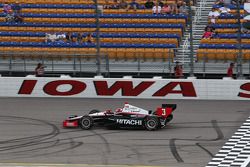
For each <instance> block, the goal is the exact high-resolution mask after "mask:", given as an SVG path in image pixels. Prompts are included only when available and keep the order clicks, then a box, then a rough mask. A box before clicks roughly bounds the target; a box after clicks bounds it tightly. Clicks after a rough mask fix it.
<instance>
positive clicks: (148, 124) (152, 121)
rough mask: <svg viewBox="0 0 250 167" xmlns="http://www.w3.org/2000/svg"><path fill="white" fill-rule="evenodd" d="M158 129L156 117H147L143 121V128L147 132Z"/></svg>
mask: <svg viewBox="0 0 250 167" xmlns="http://www.w3.org/2000/svg"><path fill="white" fill-rule="evenodd" d="M158 127H159V120H158V118H157V117H147V118H146V119H145V128H146V129H147V130H149V131H151V130H156V129H158Z"/></svg>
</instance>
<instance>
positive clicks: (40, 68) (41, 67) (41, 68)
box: [35, 63, 45, 77]
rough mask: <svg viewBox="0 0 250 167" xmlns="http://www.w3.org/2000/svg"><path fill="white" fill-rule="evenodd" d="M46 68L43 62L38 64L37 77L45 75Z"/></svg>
mask: <svg viewBox="0 0 250 167" xmlns="http://www.w3.org/2000/svg"><path fill="white" fill-rule="evenodd" d="M44 68H45V66H44V65H43V64H42V63H38V64H37V66H36V68H35V74H36V77H42V76H44Z"/></svg>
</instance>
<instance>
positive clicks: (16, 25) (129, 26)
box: [0, 22, 184, 29]
mask: <svg viewBox="0 0 250 167" xmlns="http://www.w3.org/2000/svg"><path fill="white" fill-rule="evenodd" d="M0 26H8V27H10V26H11V27H61V28H63V27H65V28H66V27H72V28H96V24H82V23H69V24H67V23H9V22H0ZM100 27H101V28H181V29H183V28H184V26H183V25H182V24H100Z"/></svg>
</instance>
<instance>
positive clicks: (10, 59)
mask: <svg viewBox="0 0 250 167" xmlns="http://www.w3.org/2000/svg"><path fill="white" fill-rule="evenodd" d="M175 52H176V50H169V52H168V53H152V54H151V55H150V53H146V54H149V55H150V56H151V57H150V58H148V57H146V56H145V53H144V52H134V53H133V52H130V53H124V55H123V56H121V55H119V56H120V57H119V56H118V57H116V58H112V59H111V58H109V56H108V55H107V54H104V53H101V56H100V60H101V61H100V72H101V74H102V75H105V76H110V73H124V74H133V75H137V76H138V77H139V76H141V75H143V74H144V73H155V75H161V76H164V77H167V78H172V77H173V76H174V67H175V62H174V61H173V59H174V57H175ZM154 54H155V55H154ZM247 54H248V53H247ZM247 54H245V55H244V54H243V64H242V67H243V73H244V74H245V76H246V75H247V76H250V59H247V56H246V55H247ZM131 55H133V56H132V57H131ZM249 55H250V52H249ZM236 59H237V54H236V53H232V54H228V53H226V52H199V54H198V57H197V60H198V61H197V62H195V63H194V73H195V74H199V75H200V76H203V77H204V78H205V77H206V75H207V74H222V75H226V72H227V68H228V66H229V64H230V63H231V62H237V61H236ZM39 62H41V63H43V64H44V65H46V66H47V68H46V69H45V71H46V72H47V73H50V74H51V73H52V74H56V73H60V74H68V73H70V74H72V76H81V75H76V74H83V73H92V74H96V73H97V70H98V64H97V62H96V54H80V53H71V54H68V53H55V52H53V53H46V52H33V53H27V52H19V53H17V52H1V53H0V72H2V73H5V74H8V75H9V76H12V75H13V73H15V72H22V73H24V74H32V73H34V69H35V67H36V65H37V63H39ZM189 72H190V66H189V64H188V63H186V64H183V73H184V74H186V75H187V76H188V74H189ZM237 72H238V68H237V64H236V68H235V69H234V73H235V74H237Z"/></svg>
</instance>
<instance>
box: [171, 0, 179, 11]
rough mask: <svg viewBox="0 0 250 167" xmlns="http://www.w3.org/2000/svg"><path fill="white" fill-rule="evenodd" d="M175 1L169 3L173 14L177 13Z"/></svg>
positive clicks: (176, 0) (176, 1)
mask: <svg viewBox="0 0 250 167" xmlns="http://www.w3.org/2000/svg"><path fill="white" fill-rule="evenodd" d="M177 3H178V0H175V1H174V3H171V5H170V7H171V9H172V13H173V14H177V13H178V9H177Z"/></svg>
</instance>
